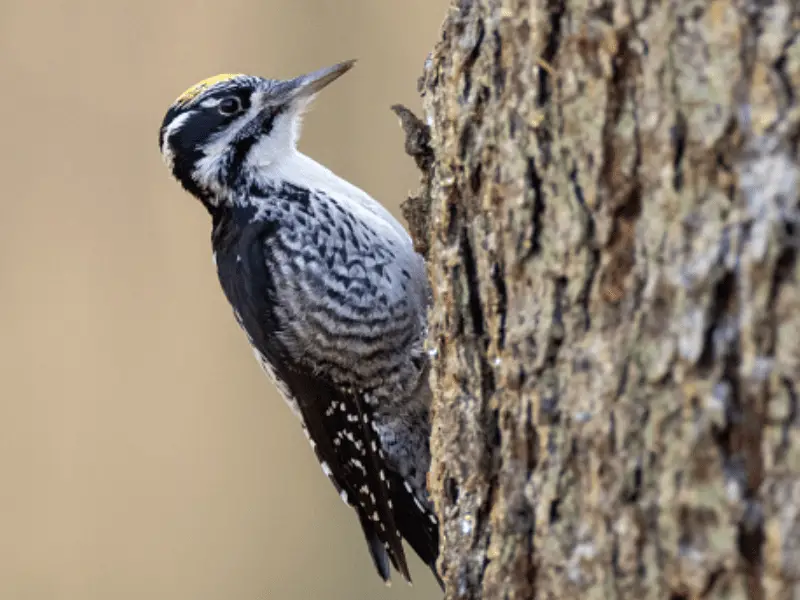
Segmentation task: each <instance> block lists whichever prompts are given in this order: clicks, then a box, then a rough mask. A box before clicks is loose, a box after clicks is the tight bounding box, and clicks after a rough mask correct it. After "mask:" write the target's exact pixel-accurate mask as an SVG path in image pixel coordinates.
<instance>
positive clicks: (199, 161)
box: [158, 60, 355, 208]
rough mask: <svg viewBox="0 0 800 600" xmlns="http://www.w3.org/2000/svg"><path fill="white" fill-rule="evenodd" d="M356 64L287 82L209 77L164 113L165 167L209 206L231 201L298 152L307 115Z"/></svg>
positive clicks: (161, 137) (161, 141) (161, 143)
mask: <svg viewBox="0 0 800 600" xmlns="http://www.w3.org/2000/svg"><path fill="white" fill-rule="evenodd" d="M354 63H355V61H352V60H351V61H347V62H343V63H339V64H337V65H334V66H332V67H328V68H326V69H320V70H318V71H314V72H313V73H309V74H307V75H301V76H300V77H295V78H294V79H290V80H288V81H279V80H274V79H263V78H261V77H254V76H251V75H242V74H238V75H231V74H225V75H216V76H214V77H209V78H208V79H204V80H203V81H201V82H199V83H197V84H195V85H193V86H192V87H190V88H189V89H188V90H186V91H185V92H183V93H182V94H181V95H180V96H178V98H177V100H175V102H174V103H173V104H172V106H170V107H169V110H167V114H166V115H165V117H164V122H163V123H162V124H161V130H160V132H159V135H158V144H159V147H160V149H161V154H162V156H163V158H164V162H165V163H166V164H167V166H168V167H169V168H170V169H171V170H172V174H173V175H174V176H175V178H176V179H177V180H178V181H180V183H181V184H182V185H183V186H184V188H186V189H187V190H188V191H189V192H191V193H192V194H194V195H195V196H197V197H199V198H200V199H201V200H202V201H203V202H204V203H205V204H206V205H207V206H209V208H211V207H213V206H217V205H219V204H220V203H223V202H230V201H232V200H233V199H232V198H230V197H229V196H230V194H231V193H232V192H234V191H235V190H236V189H237V187H239V186H238V185H237V184H240V183H241V182H242V181H243V179H244V178H246V176H247V174H248V173H252V172H254V171H258V170H259V169H262V168H264V167H267V166H269V165H271V164H275V163H277V162H279V161H281V160H282V159H285V158H286V157H288V156H291V155H292V154H293V153H294V152H295V146H296V143H297V137H298V135H299V131H300V121H301V117H302V114H303V111H304V109H305V108H306V107H307V106H308V104H309V103H310V102H311V100H312V99H313V98H314V96H315V95H316V93H317V92H319V91H320V90H321V89H322V88H323V87H325V86H326V85H328V84H329V83H331V82H332V81H334V80H335V79H337V78H338V77H340V76H341V75H343V74H344V73H345V72H347V71H348V70H349V69H350V68H351V67H352V66H353V64H354Z"/></svg>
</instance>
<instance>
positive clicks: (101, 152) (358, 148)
mask: <svg viewBox="0 0 800 600" xmlns="http://www.w3.org/2000/svg"><path fill="white" fill-rule="evenodd" d="M446 4H447V2H446V0H402V1H401V0H394V1H388V0H383V1H376V0H224V1H222V0H219V1H216V2H189V1H183V2H177V1H172V2H170V1H166V2H163V3H161V2H156V1H155V0H147V1H139V2H125V3H122V2H104V1H101V0H95V1H92V0H74V1H71V2H58V1H56V0H45V1H43V2H28V1H26V0H0V86H1V88H0V89H2V93H0V114H2V134H1V137H0V140H2V143H1V144H0V176H1V177H2V186H3V187H2V196H0V203H2V216H1V217H0V286H2V288H1V289H0V599H2V600H44V599H59V600H62V599H63V600H67V599H80V600H94V599H101V598H102V599H107V598H113V599H115V600H125V599H128V598H131V599H133V598H136V599H137V600H138V599H141V598H154V599H161V598H163V599H169V600H184V599H186V600H188V599H193V600H194V599H196V600H202V599H215V600H216V599H236V600H263V599H266V598H280V599H294V598H304V599H305V598H310V599H316V598H325V599H336V598H342V599H345V598H346V599H348V600H353V599H360V598H364V599H366V598H370V599H386V600H392V599H401V598H409V599H410V598H419V599H426V598H437V597H441V595H440V594H439V592H438V588H437V587H436V585H435V583H434V581H433V578H432V576H431V575H430V573H429V572H428V571H427V569H425V568H424V567H423V566H422V565H421V564H420V563H419V561H418V560H416V558H414V559H413V560H412V564H411V567H412V573H413V575H414V576H415V586H414V587H413V588H409V587H408V586H406V585H405V584H403V583H402V581H401V580H399V579H398V578H397V577H395V582H394V585H393V587H392V588H390V589H386V588H384V586H383V584H382V583H381V582H380V580H379V579H378V577H377V575H375V573H374V572H373V567H372V564H371V562H370V559H369V555H368V553H367V550H366V545H365V544H364V542H363V538H362V534H361V532H360V529H359V527H358V524H357V521H356V519H355V516H354V515H353V514H352V512H351V510H350V509H348V508H346V507H345V506H344V504H343V503H342V502H341V500H339V498H338V496H337V495H336V493H335V491H334V490H333V488H332V486H330V484H329V483H328V482H327V480H326V479H325V477H324V476H323V475H322V473H321V471H320V468H319V466H318V465H317V464H316V461H315V460H314V458H313V456H312V452H311V450H310V448H309V447H308V444H307V442H306V440H305V438H304V436H303V435H302V432H301V431H300V428H299V426H298V425H297V423H296V422H295V420H294V418H293V416H292V415H291V413H290V412H289V410H288V409H287V408H286V407H285V406H284V404H283V402H282V401H281V400H280V399H279V398H278V396H277V394H276V392H275V391H274V389H273V388H272V386H271V384H270V383H269V381H268V380H267V379H266V378H265V377H264V376H263V375H262V373H261V371H260V368H259V367H258V365H257V364H256V362H255V360H254V359H253V356H252V353H251V351H250V349H249V347H248V345H247V342H246V340H245V339H244V336H243V335H242V334H241V333H240V331H239V330H238V328H237V326H236V324H235V323H234V320H233V318H232V316H231V311H230V309H229V307H228V305H227V304H226V302H225V300H224V299H223V296H222V292H221V291H220V290H219V286H218V283H217V280H216V275H215V273H214V269H213V267H212V262H211V250H210V243H209V235H210V224H209V221H208V218H207V215H206V213H205V211H204V210H203V208H202V207H201V206H200V205H199V203H197V202H196V201H194V200H193V199H192V198H190V197H189V196H188V195H187V194H185V193H184V192H183V191H182V190H181V188H180V187H179V185H178V184H177V183H175V182H174V181H172V180H171V178H170V176H169V173H168V171H167V169H166V168H165V167H164V166H163V165H162V163H161V159H160V156H159V153H158V147H157V133H158V128H159V125H160V123H161V119H162V117H163V114H164V112H165V110H166V108H167V106H168V105H169V104H170V103H171V102H172V100H173V99H174V98H175V97H176V96H177V95H178V94H179V93H180V92H182V91H183V90H184V89H185V88H186V87H188V86H189V85H191V84H192V83H194V82H196V81H197V80H199V79H202V78H204V77H206V76H209V75H212V74H215V73H217V72H230V71H233V72H239V71H244V72H252V73H254V74H260V75H264V76H270V77H279V78H287V77H291V76H294V75H297V74H300V73H302V72H307V71H310V70H313V69H316V68H319V67H322V66H327V65H330V64H333V63H335V62H338V61H340V60H344V59H348V58H353V57H355V58H358V59H359V63H358V65H357V68H356V69H355V70H353V71H352V72H350V73H349V74H347V75H346V76H345V77H344V78H342V79H341V80H340V81H338V82H336V84H334V85H332V86H331V87H330V88H328V89H327V90H325V92H324V93H323V94H321V95H320V97H319V99H318V100H317V103H316V105H315V107H314V109H313V110H312V111H311V113H310V114H309V115H308V117H307V119H306V121H305V123H306V125H305V128H304V135H303V138H302V140H301V148H302V149H303V150H304V151H305V152H306V153H308V154H310V155H311V156H313V157H315V158H316V159H317V160H319V161H320V162H322V163H323V164H325V165H327V166H328V167H330V168H332V169H333V170H335V171H337V172H338V173H339V174H340V175H342V176H343V177H345V178H347V179H349V180H350V181H352V182H354V183H356V184H357V185H360V186H361V187H363V188H364V189H366V190H367V191H368V192H370V193H371V194H372V195H373V196H375V197H376V198H378V199H379V200H381V201H382V202H384V203H385V204H386V205H387V206H389V207H390V209H391V210H392V211H394V212H395V213H396V214H397V213H399V211H398V205H399V203H400V201H401V200H402V199H403V198H405V196H406V194H407V192H408V191H409V190H411V189H414V188H415V187H416V184H417V175H416V172H415V169H414V166H413V162H412V160H411V159H409V158H407V157H405V156H404V154H403V150H402V148H403V137H402V134H401V131H400V129H399V126H398V124H397V121H396V118H395V117H394V115H393V114H392V113H391V112H390V111H389V105H390V104H392V103H394V102H403V103H405V104H407V105H409V106H410V107H412V108H414V109H416V108H418V106H419V100H418V98H417V93H416V79H417V77H418V75H419V74H420V73H421V70H422V66H423V63H424V60H425V57H426V54H427V52H428V51H429V50H430V49H431V48H432V47H433V44H434V43H435V41H436V38H437V33H438V27H439V24H440V22H441V20H442V17H443V16H444V12H445V10H446ZM412 554H413V552H412Z"/></svg>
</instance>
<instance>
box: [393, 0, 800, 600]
mask: <svg viewBox="0 0 800 600" xmlns="http://www.w3.org/2000/svg"><path fill="white" fill-rule="evenodd" d="M797 4H798V3H797V2H795V1H793V0H774V1H773V2H766V1H764V2H756V1H755V0H738V1H737V0H713V1H696V0H672V1H663V2H658V1H656V0H605V1H602V0H570V1H569V2H567V1H566V0H505V1H503V0H458V1H457V2H454V4H453V6H452V7H451V8H450V10H449V12H448V14H447V17H446V20H445V22H444V24H443V28H442V36H441V40H440V41H439V43H438V44H437V46H436V48H435V50H434V52H433V53H432V55H431V56H430V58H429V60H428V61H427V63H426V66H425V72H424V77H423V78H422V80H421V82H420V86H421V92H422V94H423V99H424V106H425V112H426V115H425V117H426V118H425V120H426V121H427V123H428V125H430V139H429V140H426V139H424V138H425V136H424V135H422V134H420V132H419V129H420V128H422V129H423V130H424V126H422V125H420V124H419V123H417V124H416V125H414V124H413V123H412V120H413V119H412V118H411V117H409V116H408V115H405V118H404V121H406V124H407V125H408V129H411V130H413V131H412V133H414V131H416V135H417V136H418V137H417V138H414V140H412V142H413V143H410V144H409V147H408V149H409V150H410V151H411V152H412V153H413V154H415V155H416V156H417V158H418V164H420V166H421V167H422V168H423V169H424V171H425V173H424V177H423V185H422V189H421V192H420V194H419V197H418V198H416V199H415V200H414V201H413V202H412V203H411V205H410V206H411V207H412V208H413V207H416V208H417V210H419V208H420V207H422V209H423V213H425V211H426V210H428V207H429V217H428V216H427V215H423V216H424V218H423V219H421V221H422V225H423V227H422V229H424V226H425V225H427V232H428V236H427V239H424V240H421V243H420V247H421V248H424V249H426V250H427V252H428V259H429V269H430V278H431V282H432V284H433V292H434V304H433V308H432V310H431V313H430V344H431V355H432V356H433V357H434V368H433V373H432V382H433V384H434V389H435V390H436V398H435V404H434V407H433V416H432V418H433V424H434V433H433V437H432V440H431V444H432V453H433V465H432V471H431V474H430V485H431V489H432V494H433V497H434V499H435V502H436V506H437V511H438V513H439V514H440V516H441V518H442V533H443V536H442V554H441V559H440V567H441V571H442V575H443V577H444V579H445V581H446V582H447V598H451V599H454V598H469V599H473V598H492V599H493V598H524V599H528V598H534V597H536V598H598V599H599V598H635V599H640V598H675V599H678V598H701V597H702V598H786V599H788V598H797V597H799V596H800V414H799V413H798V395H800V285H799V284H798V271H799V270H800V267H799V266H798V261H797V249H798V226H799V225H800V223H799V221H800V217H798V215H800V204H799V203H798V185H799V182H800V179H799V178H798V173H799V172H800V171H799V170H798V141H800V99H799V95H800V35H799V34H798V31H799V30H800V9H798V5H797ZM420 135H421V136H422V137H419V136H420ZM428 141H429V144H430V148H427V147H426V146H425V145H426V144H427V143H428ZM423 142H424V143H423ZM426 155H427V157H428V158H429V159H430V160H425V157H426ZM412 212H413V211H412ZM415 227H416V229H417V230H418V231H419V230H421V225H420V219H417V222H415Z"/></svg>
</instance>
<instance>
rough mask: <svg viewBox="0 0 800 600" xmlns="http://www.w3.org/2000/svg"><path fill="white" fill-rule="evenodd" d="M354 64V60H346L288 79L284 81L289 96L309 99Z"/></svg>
mask: <svg viewBox="0 0 800 600" xmlns="http://www.w3.org/2000/svg"><path fill="white" fill-rule="evenodd" d="M354 64H356V61H355V60H347V61H345V62H341V63H339V64H338V65H333V66H332V67H327V68H325V69H319V70H318V71H314V72H313V73H308V74H307V75H300V77H295V78H294V79H290V80H289V81H287V82H286V83H285V85H286V87H287V88H288V90H287V91H288V93H289V96H290V97H291V98H292V99H305V98H308V99H311V97H312V96H314V94H316V93H317V92H319V91H320V90H321V89H322V88H324V87H325V86H327V85H328V84H329V83H333V82H334V81H335V80H337V79H339V77H341V76H342V75H344V74H345V73H347V72H348V71H349V70H350V69H351V68H352V67H353V65H354Z"/></svg>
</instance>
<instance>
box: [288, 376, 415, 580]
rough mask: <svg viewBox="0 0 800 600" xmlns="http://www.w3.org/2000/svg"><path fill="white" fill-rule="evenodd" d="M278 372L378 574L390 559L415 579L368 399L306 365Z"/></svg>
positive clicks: (383, 574)
mask: <svg viewBox="0 0 800 600" xmlns="http://www.w3.org/2000/svg"><path fill="white" fill-rule="evenodd" d="M279 377H281V378H282V380H283V382H284V383H285V385H286V386H287V388H288V390H289V392H290V393H291V394H292V397H293V398H294V399H295V401H296V402H297V403H298V405H299V408H300V412H301V414H302V416H303V420H304V427H305V429H306V432H307V434H308V437H309V441H310V442H311V445H312V447H313V448H314V452H315V453H316V455H317V458H318V460H319V462H320V464H321V465H322V469H323V471H325V473H326V475H328V477H329V478H330V480H331V481H332V482H333V484H334V486H335V487H336V488H337V490H338V491H339V493H340V495H341V496H342V499H343V500H344V501H345V502H347V503H348V504H349V505H350V506H352V507H353V508H354V509H355V510H356V513H357V514H358V518H359V521H360V522H361V527H362V529H363V530H364V536H365V537H366V539H367V545H368V546H369V550H370V553H371V555H372V560H373V562H374V563H375V568H376V569H377V571H378V574H379V575H380V576H381V578H382V579H383V580H384V581H388V580H389V577H390V573H389V561H391V563H392V565H394V568H395V569H397V570H398V571H399V572H400V574H401V575H402V576H403V577H404V578H405V579H406V580H407V581H411V577H410V575H409V572H408V565H407V564H406V557H405V553H404V552H403V544H402V541H401V537H400V531H399V530H398V527H397V524H396V522H395V518H394V510H393V507H394V504H393V502H392V500H391V498H392V489H391V487H392V481H391V479H392V473H391V471H389V470H388V469H386V468H385V466H384V457H383V451H382V450H381V448H380V445H379V440H378V436H377V434H376V433H375V431H374V430H373V428H372V414H371V410H370V408H369V405H368V404H367V403H366V402H365V401H364V399H363V398H360V397H359V396H358V395H357V394H355V393H342V392H340V391H338V390H336V389H335V388H334V387H333V386H331V385H329V384H327V383H326V382H324V381H323V380H320V378H319V377H316V376H314V375H312V374H311V373H310V372H309V371H307V370H305V369H297V368H296V367H290V368H288V369H282V372H281V373H280V375H279ZM387 559H388V560H387Z"/></svg>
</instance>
